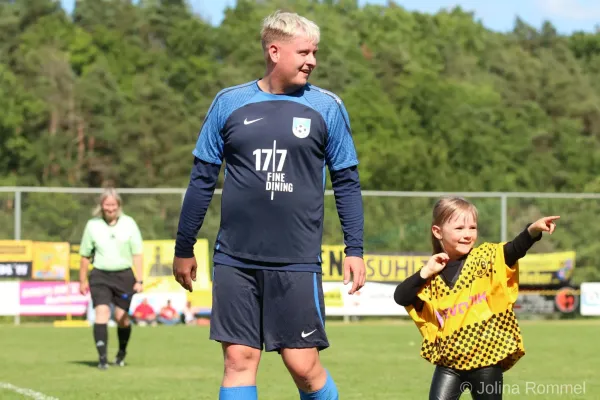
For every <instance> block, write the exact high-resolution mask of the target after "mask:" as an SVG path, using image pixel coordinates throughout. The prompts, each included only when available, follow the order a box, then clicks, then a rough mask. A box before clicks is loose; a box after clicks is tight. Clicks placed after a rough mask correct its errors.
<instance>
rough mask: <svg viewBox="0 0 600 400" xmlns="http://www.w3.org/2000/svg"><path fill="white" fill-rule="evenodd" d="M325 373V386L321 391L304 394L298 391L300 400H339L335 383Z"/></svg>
mask: <svg viewBox="0 0 600 400" xmlns="http://www.w3.org/2000/svg"><path fill="white" fill-rule="evenodd" d="M325 372H327V381H326V382H325V386H323V387H322V388H321V390H317V391H316V392H312V393H304V392H303V391H302V390H299V392H300V400H339V398H340V396H339V394H338V390H337V387H336V386H335V382H334V381H333V379H332V378H331V375H329V371H327V370H326V371H325Z"/></svg>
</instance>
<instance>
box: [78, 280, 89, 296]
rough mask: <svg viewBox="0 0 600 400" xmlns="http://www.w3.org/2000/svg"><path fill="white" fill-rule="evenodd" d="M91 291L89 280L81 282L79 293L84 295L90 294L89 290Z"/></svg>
mask: <svg viewBox="0 0 600 400" xmlns="http://www.w3.org/2000/svg"><path fill="white" fill-rule="evenodd" d="M89 291H90V285H89V283H88V281H85V280H84V281H81V282H80V283H79V293H81V294H82V295H84V296H85V295H86V294H88V292H89Z"/></svg>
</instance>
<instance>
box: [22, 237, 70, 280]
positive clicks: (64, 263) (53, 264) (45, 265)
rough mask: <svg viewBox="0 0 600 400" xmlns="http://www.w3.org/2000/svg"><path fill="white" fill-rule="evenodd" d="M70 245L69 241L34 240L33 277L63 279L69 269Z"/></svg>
mask: <svg viewBox="0 0 600 400" xmlns="http://www.w3.org/2000/svg"><path fill="white" fill-rule="evenodd" d="M69 252H70V245H69V243H67V242H64V243H60V242H33V258H32V259H33V267H32V272H31V277H32V278H33V279H49V280H57V279H58V280H63V279H65V278H66V277H67V273H68V271H69V263H70V260H69V258H70V257H69V256H70V254H69Z"/></svg>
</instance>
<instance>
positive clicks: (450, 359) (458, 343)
mask: <svg viewBox="0 0 600 400" xmlns="http://www.w3.org/2000/svg"><path fill="white" fill-rule="evenodd" d="M518 293H519V268H518V263H517V264H515V265H514V266H512V267H509V266H507V265H506V262H505V261H504V250H503V243H501V244H497V243H484V244H482V245H481V246H479V247H477V248H474V249H473V250H471V253H469V256H468V257H467V259H466V260H465V264H464V265H463V268H462V270H461V272H460V276H459V277H458V280H457V281H456V283H455V285H454V287H452V288H451V287H449V286H448V285H447V284H446V282H445V281H444V280H443V278H442V277H441V276H440V275H439V274H438V275H437V276H435V277H434V278H431V279H430V280H429V281H428V282H427V284H425V286H423V287H422V288H421V290H420V291H419V293H418V296H419V298H420V299H421V300H422V301H423V302H424V305H423V308H422V309H421V311H417V310H415V308H414V307H413V306H408V307H406V310H407V311H408V313H409V315H410V317H411V318H412V319H413V321H414V322H415V324H416V325H417V327H418V328H419V330H420V331H421V335H422V336H423V344H422V347H421V357H423V358H425V359H426V360H428V361H430V362H431V363H433V364H436V365H442V366H446V367H450V368H454V369H457V370H470V369H474V368H480V367H486V366H489V365H494V364H498V363H500V365H501V366H502V368H503V370H504V371H507V370H509V369H510V368H511V367H512V366H513V365H515V363H516V362H517V361H518V360H519V359H520V358H521V357H523V355H525V349H524V347H523V340H522V337H521V331H520V329H519V324H518V322H517V318H516V316H515V313H514V311H513V304H514V302H515V301H516V300H517V296H518Z"/></svg>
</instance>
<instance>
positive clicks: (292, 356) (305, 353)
mask: <svg viewBox="0 0 600 400" xmlns="http://www.w3.org/2000/svg"><path fill="white" fill-rule="evenodd" d="M281 357H282V358H283V362H284V363H285V366H286V367H287V369H288V370H289V371H290V373H291V374H292V375H294V377H295V378H298V379H301V380H303V381H306V382H310V381H312V380H314V379H315V378H317V377H319V376H320V375H321V372H322V369H323V367H322V366H321V361H320V360H319V352H318V350H317V349H316V348H313V349H283V350H282V351H281Z"/></svg>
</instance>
